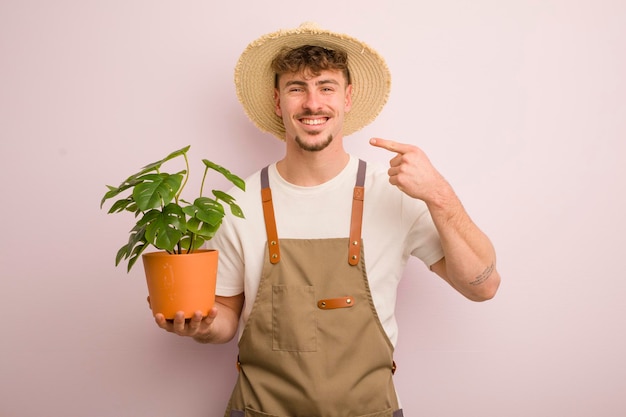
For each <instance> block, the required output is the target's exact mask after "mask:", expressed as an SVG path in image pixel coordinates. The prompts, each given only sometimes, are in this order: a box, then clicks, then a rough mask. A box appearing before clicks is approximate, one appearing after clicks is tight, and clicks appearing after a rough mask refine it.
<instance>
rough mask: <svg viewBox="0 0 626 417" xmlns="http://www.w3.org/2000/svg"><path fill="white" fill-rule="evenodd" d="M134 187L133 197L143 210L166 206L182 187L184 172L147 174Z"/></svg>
mask: <svg viewBox="0 0 626 417" xmlns="http://www.w3.org/2000/svg"><path fill="white" fill-rule="evenodd" d="M141 178H142V182H141V183H140V184H137V185H136V186H135V188H134V189H133V198H134V199H135V201H136V202H137V207H138V208H139V209H140V210H141V211H147V210H150V209H154V208H159V207H164V206H165V205H167V204H169V203H170V202H171V201H172V200H173V199H174V197H175V196H176V193H177V192H178V190H179V189H180V186H181V184H182V181H183V174H181V173H177V174H146V175H144V176H143V177H141Z"/></svg>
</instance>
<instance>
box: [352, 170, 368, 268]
mask: <svg viewBox="0 0 626 417" xmlns="http://www.w3.org/2000/svg"><path fill="white" fill-rule="evenodd" d="M365 167H366V164H365V161H363V160H361V159H359V170H358V171H357V174H356V185H355V186H354V193H353V196H352V218H351V220H350V239H349V243H348V245H349V248H348V263H349V264H350V265H352V266H354V265H357V264H358V263H359V261H360V258H361V244H362V243H361V224H362V223H363V199H364V197H365V187H364V184H365Z"/></svg>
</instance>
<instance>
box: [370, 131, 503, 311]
mask: <svg viewBox="0 0 626 417" xmlns="http://www.w3.org/2000/svg"><path fill="white" fill-rule="evenodd" d="M370 143H371V144H372V145H373V146H377V147H380V148H383V149H387V150H389V151H391V152H395V153H396V155H395V156H394V157H393V158H392V159H391V161H390V168H389V182H390V183H391V184H393V185H395V186H396V187H398V188H399V189H400V190H401V191H402V192H404V193H405V194H407V195H409V196H411V197H413V198H418V199H420V200H423V201H424V202H425V203H426V205H427V207H428V209H429V211H430V214H431V216H432V218H433V221H434V223H435V227H436V228H437V231H438V232H439V236H440V239H441V244H442V247H443V252H444V258H443V259H441V260H440V261H439V262H437V263H435V264H434V265H431V270H432V271H433V272H435V273H436V274H437V275H439V276H440V277H441V278H443V279H444V280H446V281H447V282H448V283H449V284H450V285H451V286H452V287H454V288H455V289H456V290H457V291H459V292H460V293H461V294H463V295H464V296H465V297H467V298H468V299H470V300H473V301H484V300H488V299H490V298H492V297H493V296H494V295H495V294H496V291H497V290H498V286H499V285H500V275H499V274H498V271H497V269H496V254H495V250H494V247H493V245H492V244H491V241H490V240H489V238H488V237H487V236H486V235H485V234H484V233H483V232H482V231H481V230H480V229H479V228H478V226H476V224H474V222H473V221H472V220H471V218H470V217H469V215H468V214H467V212H466V211H465V208H464V207H463V204H462V203H461V201H460V200H459V198H458V197H457V195H456V193H455V192H454V190H453V189H452V187H451V186H450V184H449V183H448V182H447V181H446V179H445V178H444V177H443V176H442V175H441V174H440V173H439V172H438V171H437V170H436V169H435V167H434V166H433V165H432V164H431V162H430V160H429V159H428V157H427V156H426V154H425V153H424V152H423V151H422V150H421V149H420V148H418V147H417V146H413V145H407V144H402V143H398V142H394V141H390V140H385V139H380V138H373V139H371V140H370Z"/></svg>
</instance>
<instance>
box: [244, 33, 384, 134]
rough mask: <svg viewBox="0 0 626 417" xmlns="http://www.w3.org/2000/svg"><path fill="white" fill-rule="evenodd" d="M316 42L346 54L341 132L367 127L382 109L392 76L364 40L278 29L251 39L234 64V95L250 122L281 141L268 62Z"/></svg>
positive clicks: (282, 128) (350, 131)
mask: <svg viewBox="0 0 626 417" xmlns="http://www.w3.org/2000/svg"><path fill="white" fill-rule="evenodd" d="M303 45H316V46H322V47H324V48H328V49H334V50H343V51H344V52H346V53H347V54H348V70H349V71H350V78H351V80H352V108H351V110H350V112H348V113H346V116H345V120H344V126H343V135H344V136H347V135H349V134H351V133H354V132H356V131H358V130H360V129H361V128H363V127H364V126H366V125H368V124H369V123H371V122H372V121H374V119H375V118H376V116H378V114H379V113H380V111H381V110H382V108H383V107H384V105H385V103H386V102H387V99H388V97H389V92H390V90H391V74H390V72H389V69H388V67H387V64H386V63H385V60H384V59H383V58H382V57H381V56H380V55H379V54H378V53H377V52H376V51H375V50H373V49H372V48H370V47H369V46H368V45H366V44H365V43H363V42H361V41H359V40H357V39H355V38H353V37H350V36H347V35H342V34H337V33H333V32H330V31H328V30H324V29H320V28H319V27H316V26H314V25H311V24H303V25H302V26H300V27H299V28H296V29H292V30H279V31H277V32H274V33H270V34H267V35H264V36H262V37H261V38H259V39H257V40H255V41H253V42H252V43H250V44H249V45H248V47H247V48H246V49H245V50H244V51H243V53H242V54H241V56H240V58H239V61H238V62H237V66H236V67H235V87H236V90H237V98H238V99H239V101H240V102H241V104H242V105H243V108H244V110H245V112H246V114H247V115H248V117H249V118H250V120H252V122H253V123H254V124H255V125H256V126H257V127H258V128H259V129H260V130H262V131H263V132H269V133H271V134H273V135H274V136H276V137H277V138H279V139H281V140H285V127H284V125H283V121H282V119H281V118H280V117H279V116H278V115H276V113H275V109H274V98H273V97H274V78H275V74H274V72H273V71H272V69H271V62H272V60H273V59H274V57H275V56H276V55H277V54H278V52H279V51H280V50H282V49H283V48H285V47H288V48H297V47H299V46H303Z"/></svg>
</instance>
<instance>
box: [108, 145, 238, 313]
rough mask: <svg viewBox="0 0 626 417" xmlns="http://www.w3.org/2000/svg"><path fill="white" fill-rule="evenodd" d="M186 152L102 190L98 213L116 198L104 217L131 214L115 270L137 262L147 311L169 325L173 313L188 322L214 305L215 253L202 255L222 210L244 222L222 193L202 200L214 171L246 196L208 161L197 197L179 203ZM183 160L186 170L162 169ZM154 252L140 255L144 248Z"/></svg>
mask: <svg viewBox="0 0 626 417" xmlns="http://www.w3.org/2000/svg"><path fill="white" fill-rule="evenodd" d="M189 148H190V146H186V147H184V148H182V149H179V150H177V151H174V152H172V153H170V154H169V155H168V156H166V157H165V158H163V159H161V160H159V161H156V162H153V163H151V164H148V165H146V166H145V167H143V168H142V169H141V170H140V171H139V172H137V173H136V174H133V175H131V176H129V177H128V178H127V179H126V180H124V181H123V182H122V183H121V184H120V185H119V186H117V187H113V186H110V185H107V188H108V191H107V193H106V194H105V195H104V196H103V197H102V200H101V202H100V208H102V207H103V206H104V203H105V202H106V201H107V200H109V199H112V198H116V197H119V198H118V199H117V200H116V201H115V202H114V203H113V204H112V205H111V207H110V209H109V211H108V213H109V214H111V213H121V212H131V213H133V214H134V215H135V218H136V223H135V226H134V227H133V228H132V229H131V230H130V236H129V238H128V242H127V243H126V244H124V246H122V247H121V248H120V249H119V250H118V252H117V256H116V257H115V265H116V266H117V265H119V264H120V262H121V261H122V260H127V261H128V264H127V265H128V266H127V271H130V270H131V268H132V267H133V265H134V264H135V262H136V261H137V260H138V259H139V257H140V256H141V258H142V260H143V264H144V271H145V274H146V280H147V284H148V294H149V296H150V305H151V308H152V311H153V313H154V314H156V313H162V314H164V315H165V318H167V319H171V318H173V317H174V315H175V313H176V312H177V311H180V310H182V311H185V314H186V315H187V318H189V317H191V316H192V315H193V313H194V312H195V311H197V310H200V311H202V312H203V314H204V315H206V314H208V312H209V310H210V309H211V307H213V303H214V301H215V279H216V274H217V260H218V251H216V250H207V249H202V245H203V244H204V243H205V242H206V241H208V240H210V239H211V238H212V237H213V236H214V235H215V233H216V232H217V230H218V229H219V227H220V226H221V224H222V219H223V218H224V216H225V210H224V204H226V205H228V206H229V207H230V211H231V213H232V214H233V215H235V216H237V217H240V218H244V214H243V212H242V210H241V208H240V207H239V206H238V205H237V204H236V203H235V200H234V199H233V198H232V197H231V196H230V195H228V194H227V193H225V192H223V191H220V190H212V193H213V198H211V197H205V196H203V189H204V185H205V184H204V183H205V180H206V177H207V173H208V172H209V170H213V171H217V172H219V173H220V174H222V175H223V176H224V177H225V178H226V179H228V180H229V181H230V182H231V183H233V184H234V185H235V186H237V187H238V188H240V189H241V190H244V191H245V182H244V180H242V179H241V178H239V177H238V176H237V175H235V174H233V173H231V172H230V171H229V170H227V169H226V168H223V167H221V166H219V165H217V164H215V163H213V162H211V161H209V160H207V159H203V160H202V162H203V163H204V175H203V176H202V183H201V185H200V193H199V196H198V197H197V198H196V199H195V200H194V201H193V202H188V201H186V200H183V199H182V197H181V194H182V191H183V189H184V188H185V185H186V184H187V181H188V180H189V159H188V157H187V152H188V151H189ZM181 157H182V158H183V159H184V162H185V169H183V170H181V171H178V172H175V173H167V172H163V171H161V167H162V166H163V164H165V163H166V162H168V161H171V160H173V159H175V158H181ZM150 246H152V247H154V248H156V249H158V251H155V252H145V253H144V251H145V250H146V249H147V248H148V247H150Z"/></svg>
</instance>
